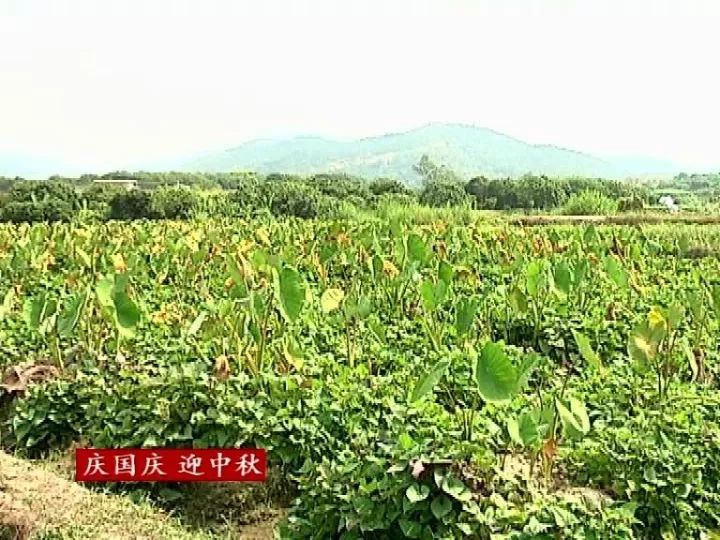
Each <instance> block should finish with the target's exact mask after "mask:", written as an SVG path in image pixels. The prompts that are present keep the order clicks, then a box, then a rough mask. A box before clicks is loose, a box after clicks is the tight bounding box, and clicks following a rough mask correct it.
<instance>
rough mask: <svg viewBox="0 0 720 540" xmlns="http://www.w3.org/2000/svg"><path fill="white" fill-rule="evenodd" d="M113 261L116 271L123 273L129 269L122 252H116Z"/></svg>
mask: <svg viewBox="0 0 720 540" xmlns="http://www.w3.org/2000/svg"><path fill="white" fill-rule="evenodd" d="M112 263H113V268H115V271H116V272H118V273H120V274H121V273H123V272H125V271H127V265H126V264H125V259H123V256H122V253H115V254H114V255H113V256H112Z"/></svg>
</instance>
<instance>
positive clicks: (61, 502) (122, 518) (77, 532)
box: [0, 452, 279, 540]
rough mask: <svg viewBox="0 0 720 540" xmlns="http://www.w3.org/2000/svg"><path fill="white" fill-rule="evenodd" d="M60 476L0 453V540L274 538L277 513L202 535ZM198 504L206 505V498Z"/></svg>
mask: <svg viewBox="0 0 720 540" xmlns="http://www.w3.org/2000/svg"><path fill="white" fill-rule="evenodd" d="M57 470H61V471H64V474H63V475H60V474H57V472H56V471H57ZM65 474H67V468H66V464H63V463H62V462H58V461H55V462H44V464H42V465H37V464H35V463H31V462H28V461H25V460H22V459H18V458H16V457H13V456H10V455H8V454H6V453H4V452H0V539H2V540H4V539H5V538H8V539H11V538H12V539H18V540H25V539H28V540H30V539H33V540H71V539H89V538H92V539H96V538H97V539H115V538H117V539H130V538H132V539H177V540H210V539H222V538H237V539H245V540H269V539H272V538H274V535H273V528H274V525H275V523H276V521H277V519H278V517H279V514H278V512H274V513H270V514H269V515H264V516H262V518H264V519H265V521H263V522H258V523H254V524H252V525H250V526H246V527H239V526H237V525H235V524H233V523H230V522H228V523H227V524H226V526H225V527H223V528H214V529H215V530H209V531H208V530H205V531H202V530H200V529H198V528H196V527H195V526H193V525H189V524H187V523H185V522H183V521H181V520H180V519H179V518H178V517H175V516H173V515H171V514H169V513H167V512H164V511H162V510H160V509H158V508H157V507H156V506H155V505H153V504H151V503H150V502H148V501H141V502H139V503H135V502H133V501H132V500H131V499H130V498H129V497H127V496H123V495H117V494H110V493H101V492H95V491H91V490H89V489H87V488H84V487H82V486H80V485H78V484H76V483H74V482H72V481H69V480H67V479H65V478H63V477H62V476H64V475H65ZM216 495H217V492H216ZM198 500H204V501H205V502H206V503H207V504H211V503H210V500H211V499H210V498H203V499H198ZM246 517H247V516H246ZM257 517H260V516H257ZM197 525H199V524H197Z"/></svg>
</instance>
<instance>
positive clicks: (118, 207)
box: [109, 189, 159, 219]
mask: <svg viewBox="0 0 720 540" xmlns="http://www.w3.org/2000/svg"><path fill="white" fill-rule="evenodd" d="M109 217H110V219H155V218H157V217H159V216H158V214H157V213H156V211H155V209H154V208H153V204H152V195H151V194H150V193H148V192H147V191H141V190H139V189H133V190H129V191H121V192H118V193H116V194H115V195H114V196H113V198H112V199H111V200H110V212H109Z"/></svg>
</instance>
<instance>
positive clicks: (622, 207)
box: [618, 195, 645, 212]
mask: <svg viewBox="0 0 720 540" xmlns="http://www.w3.org/2000/svg"><path fill="white" fill-rule="evenodd" d="M644 208H645V201H643V199H642V197H639V196H637V195H631V196H630V197H622V198H621V199H620V200H619V201H618V210H619V211H620V212H637V211H638V210H642V209H644Z"/></svg>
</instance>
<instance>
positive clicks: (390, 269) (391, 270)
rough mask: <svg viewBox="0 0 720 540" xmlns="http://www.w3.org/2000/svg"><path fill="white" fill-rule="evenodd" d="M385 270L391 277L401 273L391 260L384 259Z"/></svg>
mask: <svg viewBox="0 0 720 540" xmlns="http://www.w3.org/2000/svg"><path fill="white" fill-rule="evenodd" d="M383 271H384V272H385V273H386V274H387V275H388V276H390V277H395V276H397V275H398V274H399V273H400V271H399V270H398V269H397V266H395V265H394V264H393V263H392V262H390V261H383Z"/></svg>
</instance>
